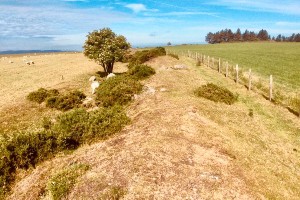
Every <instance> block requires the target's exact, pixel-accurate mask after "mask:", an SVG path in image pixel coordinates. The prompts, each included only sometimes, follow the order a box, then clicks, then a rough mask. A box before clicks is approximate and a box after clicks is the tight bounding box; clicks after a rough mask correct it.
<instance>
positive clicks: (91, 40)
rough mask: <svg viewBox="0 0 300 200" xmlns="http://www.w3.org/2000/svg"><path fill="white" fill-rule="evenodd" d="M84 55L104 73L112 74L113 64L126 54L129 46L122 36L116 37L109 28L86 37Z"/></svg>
mask: <svg viewBox="0 0 300 200" xmlns="http://www.w3.org/2000/svg"><path fill="white" fill-rule="evenodd" d="M83 48H84V51H83V53H84V55H85V56H87V57H88V58H89V59H92V60H94V61H96V63H98V64H99V65H101V66H102V67H103V69H104V71H105V72H106V73H108V74H109V73H112V71H113V68H114V63H115V62H117V61H121V60H122V58H124V56H125V55H126V54H127V52H128V49H129V48H130V44H129V43H128V42H127V41H126V38H125V37H124V36H122V35H116V34H115V33H114V32H113V31H112V30H111V29H110V28H103V29H101V30H95V31H93V32H91V33H89V34H88V35H87V39H86V41H85V43H84V46H83Z"/></svg>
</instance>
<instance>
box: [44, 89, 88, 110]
mask: <svg viewBox="0 0 300 200" xmlns="http://www.w3.org/2000/svg"><path fill="white" fill-rule="evenodd" d="M85 97H86V96H85V94H83V93H82V92H80V91H77V90H76V91H72V92H70V93H68V94H65V95H59V96H51V97H49V98H47V99H46V106H47V107H49V108H56V109H58V110H62V111H67V110H70V109H72V108H78V107H79V106H80V105H81V103H82V100H83V99H85Z"/></svg>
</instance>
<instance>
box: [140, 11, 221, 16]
mask: <svg viewBox="0 0 300 200" xmlns="http://www.w3.org/2000/svg"><path fill="white" fill-rule="evenodd" d="M188 15H210V16H216V15H217V14H216V13H213V12H165V13H151V14H150V13H146V14H145V16H154V17H155V16H156V17H164V16H166V17H169V16H177V17H180V16H188Z"/></svg>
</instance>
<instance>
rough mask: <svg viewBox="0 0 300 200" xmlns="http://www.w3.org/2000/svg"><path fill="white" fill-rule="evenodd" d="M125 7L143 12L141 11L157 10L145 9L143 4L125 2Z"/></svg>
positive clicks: (154, 10) (136, 11)
mask: <svg viewBox="0 0 300 200" xmlns="http://www.w3.org/2000/svg"><path fill="white" fill-rule="evenodd" d="M125 7H126V8H129V9H131V10H132V11H133V12H135V13H139V12H143V11H153V12H156V11H158V10H157V9H147V8H146V6H145V5H144V4H134V3H133V4H127V5H125Z"/></svg>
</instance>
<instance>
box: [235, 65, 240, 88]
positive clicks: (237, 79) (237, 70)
mask: <svg viewBox="0 0 300 200" xmlns="http://www.w3.org/2000/svg"><path fill="white" fill-rule="evenodd" d="M235 70H236V79H235V80H236V83H238V82H239V65H238V64H236V66H235Z"/></svg>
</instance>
